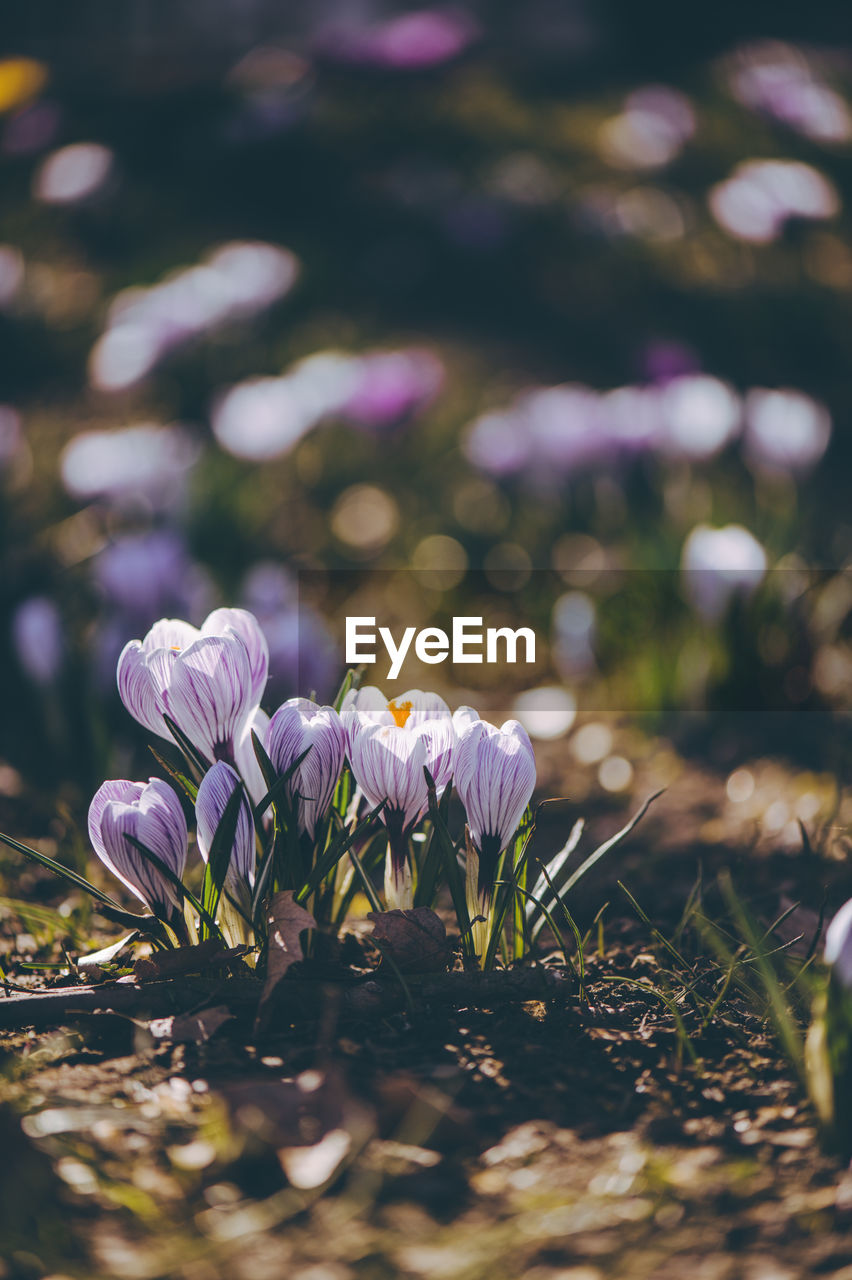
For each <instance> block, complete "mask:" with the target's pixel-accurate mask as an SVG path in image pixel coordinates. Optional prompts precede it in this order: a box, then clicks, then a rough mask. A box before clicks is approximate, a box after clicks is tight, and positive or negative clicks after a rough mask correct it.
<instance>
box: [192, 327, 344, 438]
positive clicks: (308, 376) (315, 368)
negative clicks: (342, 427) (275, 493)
mask: <svg viewBox="0 0 852 1280" xmlns="http://www.w3.org/2000/svg"><path fill="white" fill-rule="evenodd" d="M357 377H358V370H357V362H356V361H355V359H354V357H352V356H347V355H344V354H342V353H341V352H337V351H322V352H317V353H316V354H315V355H312V356H308V357H307V359H305V360H301V361H299V363H298V364H295V365H294V366H293V368H292V369H291V370H290V372H289V373H287V374H285V375H284V376H283V377H281V378H254V379H250V380H249V381H246V382H241V383H238V384H237V386H235V387H231V388H229V390H227V391H225V392H224V393H222V394H221V395H220V396H219V398H218V400H217V401H216V402H215V404H214V406H213V410H212V414H211V425H212V427H213V434H214V435H215V437H216V439H217V440H218V442H219V444H220V445H221V446H222V448H223V449H227V451H228V452H229V453H232V454H234V455H235V456H236V457H238V458H248V459H250V460H251V461H252V462H262V461H265V460H266V459H269V458H277V457H279V456H280V455H281V454H284V453H288V452H289V451H290V450H291V449H292V448H293V446H294V445H295V444H297V443H298V441H299V440H300V439H301V438H302V436H303V435H305V433H306V432H307V431H310V430H311V428H312V427H315V426H316V425H317V423H318V422H320V421H321V420H322V419H323V418H324V417H326V416H329V415H332V414H336V413H339V412H340V411H341V410H342V409H343V407H344V405H345V404H346V401H347V398H348V397H349V396H350V395H351V394H353V392H354V391H355V388H356V383H357Z"/></svg>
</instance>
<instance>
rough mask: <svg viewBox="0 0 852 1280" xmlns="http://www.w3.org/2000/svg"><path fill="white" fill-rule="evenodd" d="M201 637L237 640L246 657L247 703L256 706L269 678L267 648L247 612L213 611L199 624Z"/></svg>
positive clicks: (234, 610) (262, 636)
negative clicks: (247, 662) (249, 676)
mask: <svg viewBox="0 0 852 1280" xmlns="http://www.w3.org/2000/svg"><path fill="white" fill-rule="evenodd" d="M201 634H202V635H205V636H228V635H236V636H239V638H240V639H241V640H242V642H243V644H244V645H245V647H246V650H247V652H248V657H249V666H250V669H251V700H252V702H253V703H254V704H255V705H259V703H260V700H261V698H262V697H263V691H264V689H265V688H266V681H267V678H268V676H269V645H268V644H267V643H266V636H265V635H264V634H263V631H262V630H261V626H260V623H259V622H258V620H257V618H256V617H255V616H254V614H253V613H249V611H248V609H214V610H213V612H212V613H211V614H210V615H209V617H207V618H205V620H204V622H203V623H202V625H201Z"/></svg>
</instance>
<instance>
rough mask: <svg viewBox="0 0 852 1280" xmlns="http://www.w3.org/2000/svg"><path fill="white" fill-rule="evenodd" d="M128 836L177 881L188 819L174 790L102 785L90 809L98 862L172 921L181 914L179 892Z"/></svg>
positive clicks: (159, 785) (121, 782) (154, 783)
mask: <svg viewBox="0 0 852 1280" xmlns="http://www.w3.org/2000/svg"><path fill="white" fill-rule="evenodd" d="M128 836H133V837H134V839H136V840H138V841H139V842H140V844H144V845H145V847H146V848H148V849H150V850H151V852H152V853H153V854H156V856H157V857H158V858H159V859H160V861H161V862H163V863H164V864H165V865H166V866H167V867H169V868H170V870H172V871H173V872H174V874H175V875H176V876H177V877H178V879H180V877H181V876H182V875H183V871H184V867H185V866H186V851H187V830H186V818H185V817H184V814H183V809H182V807H181V803H180V801H179V800H178V798H177V796H176V795H175V793H174V791H172V789H171V787H170V786H169V785H168V784H167V783H166V782H163V781H162V779H160V778H151V779H149V781H148V782H147V783H144V782H128V781H126V780H125V779H117V780H115V781H110V782H105V783H104V784H103V786H101V787H100V788H99V789H98V790H97V792H96V793H95V796H94V798H93V800H92V803H91V804H90V806H89V838H90V840H91V842H92V846H93V848H94V850H95V853H96V854H97V855H98V857H99V858H100V860H101V861H102V862H103V863H104V864H105V866H107V867H109V869H110V871H111V872H112V873H113V875H114V876H117V877H118V879H119V880H120V881H121V882H122V884H124V885H126V887H127V888H128V889H129V890H130V892H131V893H132V894H134V895H135V896H136V897H137V898H138V899H139V900H140V902H144V903H145V905H146V906H148V907H149V908H150V909H151V911H153V913H154V914H155V915H156V916H160V917H161V918H162V919H166V920H174V919H176V918H177V917H178V916H180V915H181V913H182V911H183V904H182V903H181V900H180V895H179V894H178V891H177V890H176V889H175V887H174V885H173V884H172V883H171V881H169V880H168V879H167V878H166V876H164V875H163V874H162V872H160V871H159V870H158V869H157V868H156V867H155V866H154V864H153V863H152V862H150V861H148V859H146V858H145V856H144V854H142V853H140V851H139V850H138V849H137V848H136V846H135V845H134V844H132V843H131V841H130V840H128V839H127V837H128Z"/></svg>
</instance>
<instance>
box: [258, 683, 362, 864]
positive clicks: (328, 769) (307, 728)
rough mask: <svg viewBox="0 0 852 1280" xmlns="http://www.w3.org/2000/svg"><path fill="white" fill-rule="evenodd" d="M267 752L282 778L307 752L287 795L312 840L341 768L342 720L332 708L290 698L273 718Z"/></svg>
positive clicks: (343, 737) (343, 746) (343, 738)
mask: <svg viewBox="0 0 852 1280" xmlns="http://www.w3.org/2000/svg"><path fill="white" fill-rule="evenodd" d="M266 748H267V752H268V753H269V758H270V760H271V761H272V763H273V765H274V766H275V768H276V770H277V771H278V773H279V774H283V773H285V772H286V771H287V769H289V768H290V766H291V765H292V764H293V762H294V761H295V760H297V759H298V758H299V756H300V755H301V754H302V753H303V752H304V751H307V752H308V754H307V755H306V756H305V758H304V760H303V761H302V763H301V764H300V765H299V767H298V768H297V769H296V770H295V771H294V773H293V774H292V775H291V777H290V780H289V782H288V783H287V786H286V791H287V794H288V797H289V799H290V802H291V803H292V804H294V806H295V813H296V820H297V822H298V825H299V830H300V831H306V832H307V834H308V835H309V836H310V837H311V838H312V839H313V836H314V834H315V832H316V828H317V823H318V822H319V821H320V820H321V819H322V818H323V817H324V815H325V812H326V810H327V809H328V806H329V805H330V804H331V798H332V796H333V795H334V788H335V787H336V785H337V780H338V778H339V777H340V771H341V769H342V768H343V758H344V756H345V754H346V734H345V732H344V730H343V725H342V724H341V722H340V717H339V716H338V714H337V712H336V711H335V710H334V708H333V707H320V706H318V705H317V703H315V702H310V701H309V700H308V699H307V698H291V699H290V701H289V702H285V703H284V705H283V706H281V707H279V708H278V710H277V711H276V712H275V714H274V716H273V717H272V720H271V721H270V725H269V734H268V737H267V742H266Z"/></svg>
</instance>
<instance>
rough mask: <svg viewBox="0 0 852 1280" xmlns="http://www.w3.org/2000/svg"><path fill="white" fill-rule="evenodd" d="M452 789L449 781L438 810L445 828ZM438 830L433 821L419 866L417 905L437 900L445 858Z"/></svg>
mask: <svg viewBox="0 0 852 1280" xmlns="http://www.w3.org/2000/svg"><path fill="white" fill-rule="evenodd" d="M427 785H428V784H427ZM452 790H453V788H452V783H448V784H447V787H446V789H445V791H444V794H443V795H442V796H441V799H440V802H439V804H438V811H439V812H440V814H441V817H442V818H443V820H444V827H445V828H446V826H447V821H446V818H447V812H448V810H449V807H450V795H451V793H452ZM436 831H437V828H436V826H435V824H434V823H433V824H432V830H431V831H430V832H429V843H428V844H427V846H426V852H425V853H424V855H423V860H422V862H421V863H420V867H419V868H418V875H417V888H416V889H415V891H414V905H415V907H431V906H432V904H433V902H434V900H435V894H436V891H437V885H438V876H439V875H440V871H441V863H442V862H443V860H444V851H443V849H442V847H441V841H440V839H439V837H438V836H437V835H436Z"/></svg>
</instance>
